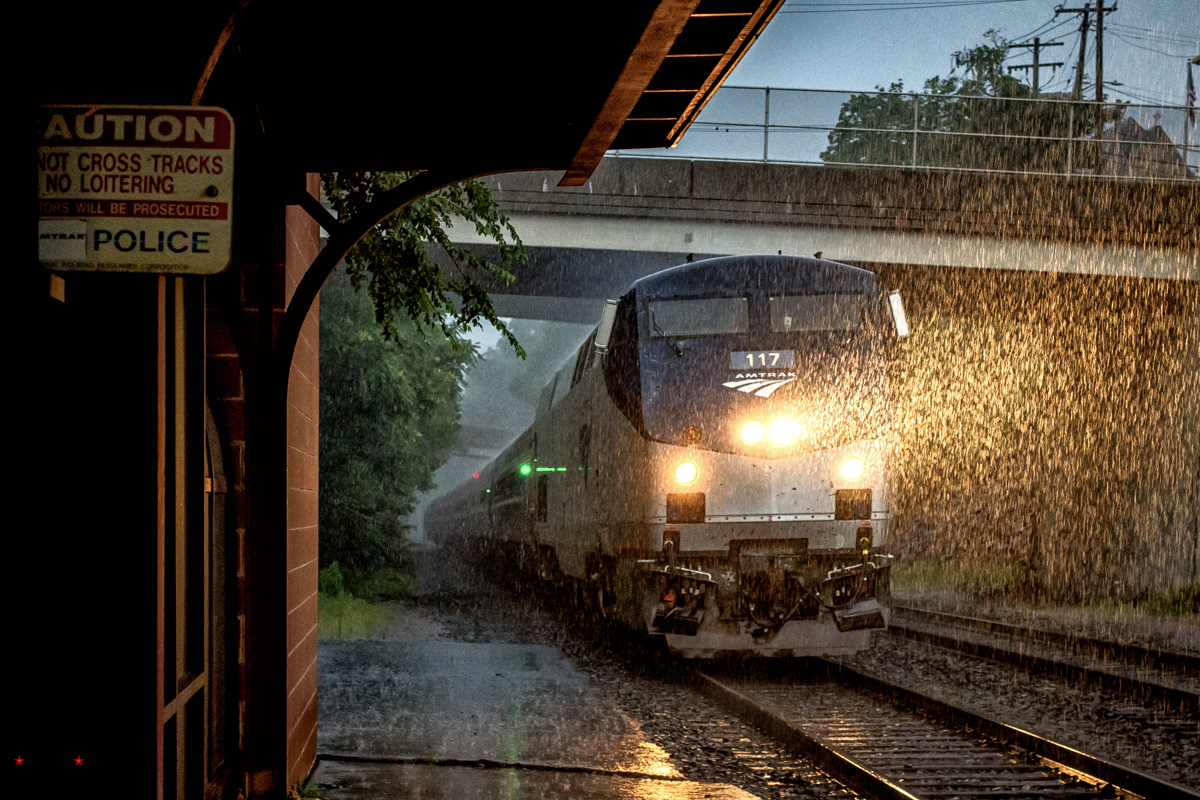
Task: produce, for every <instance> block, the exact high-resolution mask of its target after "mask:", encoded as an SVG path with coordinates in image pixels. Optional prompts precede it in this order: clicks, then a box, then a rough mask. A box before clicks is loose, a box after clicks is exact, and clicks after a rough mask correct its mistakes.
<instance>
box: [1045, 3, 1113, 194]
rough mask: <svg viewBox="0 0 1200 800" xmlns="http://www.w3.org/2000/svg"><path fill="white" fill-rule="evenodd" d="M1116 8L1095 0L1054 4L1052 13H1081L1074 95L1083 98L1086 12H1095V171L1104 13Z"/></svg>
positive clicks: (1101, 107) (1100, 134)
mask: <svg viewBox="0 0 1200 800" xmlns="http://www.w3.org/2000/svg"><path fill="white" fill-rule="evenodd" d="M1116 10H1117V5H1116V3H1114V4H1113V6H1112V8H1105V7H1104V0H1096V3H1095V7H1094V8H1092V7H1091V4H1090V3H1087V4H1085V5H1084V7H1083V8H1063V7H1062V6H1056V7H1055V9H1054V15H1055V16H1058V15H1059V14H1082V15H1083V25H1082V26H1081V27H1080V37H1079V66H1078V67H1077V68H1076V71H1075V96H1076V97H1078V98H1080V99H1082V98H1083V55H1084V51H1085V50H1086V49H1087V25H1088V19H1087V18H1088V14H1089V13H1092V12H1094V13H1095V14H1096V108H1095V119H1096V122H1095V125H1096V164H1097V167H1096V169H1097V171H1098V170H1099V169H1100V166H1099V165H1100V160H1101V159H1102V158H1103V156H1104V150H1103V145H1102V144H1101V142H1102V140H1103V138H1104V15H1105V14H1111V13H1112V12H1114V11H1116Z"/></svg>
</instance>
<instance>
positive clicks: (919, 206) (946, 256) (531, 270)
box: [451, 157, 1200, 322]
mask: <svg viewBox="0 0 1200 800" xmlns="http://www.w3.org/2000/svg"><path fill="white" fill-rule="evenodd" d="M560 177H561V174H560V173H541V172H528V173H515V174H507V175H502V176H494V177H491V178H488V179H485V183H487V185H488V186H489V188H491V189H492V191H493V194H494V196H495V197H496V198H497V199H498V200H499V202H500V204H501V206H502V207H503V208H504V209H505V211H506V212H507V213H508V214H509V215H510V217H511V219H512V221H513V224H514V226H515V227H516V229H517V231H518V232H519V233H520V235H521V237H522V240H523V241H524V242H525V245H526V246H527V247H528V248H529V250H530V263H529V265H528V266H527V267H526V268H524V269H522V270H521V272H520V274H519V275H518V276H517V280H516V282H515V283H514V284H513V285H512V286H510V287H502V286H499V285H495V286H492V287H491V288H492V289H493V291H494V292H495V293H496V297H495V300H496V302H497V308H498V310H500V312H501V313H502V315H505V316H515V317H528V316H532V317H534V318H542V319H555V320H563V321H580V322H583V321H591V320H594V319H596V318H597V313H598V308H599V304H598V302H597V301H601V300H603V299H604V298H606V297H612V296H615V295H616V294H617V293H619V292H621V291H623V290H624V288H625V287H627V286H628V285H629V284H630V283H631V282H632V281H634V280H636V279H637V278H639V277H642V276H643V275H646V274H649V273H651V272H654V271H657V270H659V269H663V268H666V267H669V266H674V265H675V264H679V263H682V262H684V261H685V260H687V259H688V258H689V256H690V257H694V258H703V257H706V256H710V255H733V254H746V253H764V252H767V253H772V252H782V253H784V254H795V255H805V256H809V255H813V254H815V253H821V254H823V256H824V257H825V258H830V259H834V260H838V261H844V262H847V263H852V264H858V265H861V266H865V267H868V268H871V269H875V270H877V271H878V270H884V271H886V272H888V273H889V276H891V277H896V278H900V277H902V276H903V275H906V274H911V273H914V272H916V271H920V270H922V269H927V268H940V269H941V270H943V271H945V270H950V271H951V272H953V273H957V272H958V271H960V270H968V271H976V270H1001V271H1019V272H1036V273H1055V274H1062V275H1079V276H1108V277H1117V278H1146V279H1153V280H1166V281H1185V282H1194V281H1197V280H1200V261H1198V253H1200V233H1198V227H1197V212H1196V209H1197V208H1200V186H1198V185H1196V184H1190V183H1178V182H1148V181H1147V182H1135V181H1117V180H1095V179H1085V178H1079V177H1075V178H1068V177H1060V176H1028V177H1026V176H1018V175H1011V174H996V173H970V172H945V171H928V172H921V171H908V170H901V169H845V168H834V167H817V166H805V165H791V164H774V163H745V162H722V161H680V160H675V159H655V158H627V157H626V158H614V157H608V158H605V159H604V160H603V161H602V163H601V165H600V167H599V168H598V169H597V170H596V172H595V173H594V174H593V175H592V177H591V179H589V180H588V181H587V183H586V184H584V185H583V186H579V187H560V186H559V185H558V183H559V179H560ZM451 236H452V238H453V239H454V240H455V241H458V242H462V243H476V242H481V241H482V240H480V239H478V238H477V237H476V236H475V234H474V231H473V230H471V229H470V228H469V226H465V225H459V226H457V227H456V228H455V229H453V230H452V231H451ZM481 246H484V247H486V245H481ZM981 277H982V276H979V275H975V276H973V277H971V276H968V275H967V274H963V275H958V277H957V278H956V280H958V281H959V282H962V281H964V280H965V281H967V282H973V281H975V280H978V279H980V278H981ZM533 298H537V299H536V300H535V299H533ZM549 298H555V299H553V300H550V299H549Z"/></svg>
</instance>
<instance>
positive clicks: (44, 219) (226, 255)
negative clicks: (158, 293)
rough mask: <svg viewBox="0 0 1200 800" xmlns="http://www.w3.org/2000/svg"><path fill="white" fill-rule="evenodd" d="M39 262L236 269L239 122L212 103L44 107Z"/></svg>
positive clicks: (120, 268) (133, 268)
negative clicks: (233, 263) (235, 178)
mask: <svg viewBox="0 0 1200 800" xmlns="http://www.w3.org/2000/svg"><path fill="white" fill-rule="evenodd" d="M37 137H38V143H37V151H38V156H37V158H38V195H37V196H38V231H37V235H38V258H39V259H40V260H41V261H42V263H43V264H45V265H46V266H48V267H51V268H53V269H56V270H97V271H109V272H172V273H190V274H200V275H211V274H213V273H216V272H220V271H221V270H223V269H225V267H227V266H228V265H229V261H230V257H231V254H232V229H233V221H232V220H233V119H232V118H231V117H230V116H229V114H228V113H227V112H226V111H225V110H224V109H221V108H212V107H205V106H94V107H78V106H43V107H41V108H40V109H38V119H37Z"/></svg>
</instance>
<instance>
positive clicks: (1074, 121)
mask: <svg viewBox="0 0 1200 800" xmlns="http://www.w3.org/2000/svg"><path fill="white" fill-rule="evenodd" d="M984 36H985V38H986V39H987V41H988V44H983V45H980V46H978V47H974V48H971V49H969V50H967V51H966V52H965V53H963V54H961V56H960V58H959V65H960V66H963V67H965V68H966V74H965V75H963V76H959V75H956V74H954V73H953V72H952V73H951V74H950V75H948V76H946V77H944V78H941V77H936V76H935V77H933V78H930V79H929V80H927V81H925V87H924V94H920V95H917V94H908V95H905V94H903V92H904V84H903V82H902V81H897V82H895V83H893V84H891V86H889V87H888V88H887V89H886V90H885V89H884V88H883V87H882V86H877V87H876V89H877V91H878V93H861V94H854V95H851V96H850V98H849V99H848V100H847V101H846V102H845V103H844V104H843V105H842V108H841V111H840V112H839V114H838V123H837V129H835V130H833V131H830V133H829V146H828V147H827V148H826V149H825V150H824V151H823V152H822V153H821V160H822V161H824V162H826V163H841V164H877V165H894V166H909V165H912V166H918V167H950V168H959V169H991V170H1007V171H1015V172H1066V171H1067V169H1068V164H1070V166H1071V168H1072V169H1074V168H1078V167H1086V166H1089V165H1090V164H1092V163H1093V160H1094V158H1095V153H1094V151H1093V148H1083V147H1079V146H1078V143H1076V146H1074V147H1073V148H1069V147H1068V143H1067V142H1066V141H1060V140H1061V139H1065V138H1067V137H1068V135H1070V136H1072V137H1074V138H1076V139H1079V138H1082V137H1084V136H1088V135H1090V134H1091V132H1092V131H1093V130H1094V125H1093V121H1092V119H1091V111H1090V110H1089V107H1088V106H1087V105H1086V104H1082V103H1079V104H1074V106H1075V107H1074V108H1073V109H1072V104H1069V103H1034V102H1029V100H1031V99H1033V90H1032V88H1030V87H1029V86H1028V85H1026V84H1024V83H1022V82H1021V81H1019V80H1018V79H1016V78H1014V77H1013V76H1011V75H1008V74H1006V73H1005V72H1004V69H1003V65H1004V59H1005V57H1006V55H1007V53H1008V43H1007V42H1005V41H1004V39H1002V38H1001V37H1000V36H999V35H998V34H997V33H996V32H995V31H988V32H987V33H985V34H984ZM956 69H957V68H956ZM1119 116H1120V111H1119V110H1118V111H1117V112H1115V114H1114V115H1113V118H1119ZM914 129H915V130H914ZM917 131H919V133H918V132H917ZM938 133H942V134H947V135H938ZM914 142H915V147H914ZM1069 151H1070V152H1069Z"/></svg>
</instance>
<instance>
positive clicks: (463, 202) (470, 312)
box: [321, 172, 529, 357]
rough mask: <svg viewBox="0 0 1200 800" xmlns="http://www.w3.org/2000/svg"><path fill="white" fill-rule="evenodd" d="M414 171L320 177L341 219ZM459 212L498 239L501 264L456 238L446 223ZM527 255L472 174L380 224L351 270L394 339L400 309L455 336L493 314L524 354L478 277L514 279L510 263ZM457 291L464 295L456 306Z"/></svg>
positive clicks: (357, 251) (353, 254) (353, 256)
mask: <svg viewBox="0 0 1200 800" xmlns="http://www.w3.org/2000/svg"><path fill="white" fill-rule="evenodd" d="M410 177H412V176H411V174H410V173H407V172H351V173H338V174H333V173H325V174H322V176H321V182H322V185H323V187H324V189H325V194H326V196H327V197H328V198H329V202H330V205H331V206H332V208H333V210H334V212H335V213H336V214H337V215H338V218H339V219H348V218H353V216H354V214H355V212H357V211H358V210H359V209H361V208H362V207H364V206H365V205H366V204H367V203H369V202H370V200H371V198H372V197H373V196H375V195H376V194H378V193H379V192H381V191H384V190H386V189H391V188H393V187H395V186H398V185H400V184H401V183H403V182H404V181H406V180H408V179H409V178H410ZM456 218H457V219H458V220H460V221H462V222H465V223H468V224H472V225H474V227H475V231H476V232H477V233H479V234H480V235H482V236H486V237H488V238H489V239H492V240H494V241H495V242H496V244H497V245H499V250H500V263H499V264H494V263H492V262H490V261H488V260H487V259H486V258H483V257H482V256H480V255H478V254H476V253H475V252H473V251H471V250H469V249H467V248H465V247H463V246H461V245H457V244H454V243H453V242H451V241H450V237H449V235H448V234H447V233H446V229H447V228H449V227H451V226H452V225H453V224H454V221H455V219H456ZM510 239H511V241H510ZM430 245H433V246H435V247H436V248H439V249H440V250H441V251H442V252H443V253H444V254H445V255H446V256H447V258H448V260H449V261H450V263H452V264H453V266H454V269H455V270H456V271H457V274H456V275H455V274H448V273H447V272H446V271H444V270H442V269H441V268H440V267H439V266H438V264H437V262H436V261H435V260H434V259H433V257H432V256H431V255H430V253H429V250H428V248H429V247H430ZM528 260H529V254H528V253H527V252H526V250H525V247H524V245H522V244H521V239H520V237H518V236H517V232H516V230H514V229H513V226H512V223H510V222H509V220H508V217H506V216H505V215H504V213H503V212H501V211H500V207H499V206H498V205H497V204H496V201H495V200H493V199H492V196H491V194H490V193H489V192H488V190H487V187H485V186H484V185H483V184H482V183H480V182H479V181H475V180H468V181H463V182H462V183H459V184H456V185H454V186H451V187H448V188H446V189H442V190H441V191H437V192H433V193H432V194H428V195H426V196H424V197H422V198H420V199H418V200H416V201H414V202H413V203H411V204H409V205H408V206H406V207H405V208H404V209H402V210H401V211H399V212H398V213H396V214H393V215H392V216H391V217H389V218H388V219H387V220H385V221H384V222H382V223H380V224H379V225H377V226H375V229H374V230H373V231H372V232H371V234H370V235H368V236H366V237H364V238H363V239H362V241H360V242H359V243H358V244H357V245H355V246H354V247H353V248H352V249H351V250H350V253H349V255H347V257H346V272H347V274H348V275H349V277H350V282H351V284H352V285H353V286H354V288H356V289H357V288H359V287H360V286H362V284H363V283H364V282H365V283H366V284H367V288H368V291H369V293H370V295H371V299H372V300H373V301H374V303H375V319H376V321H377V322H378V323H379V324H380V326H381V328H382V331H383V336H384V338H388V339H390V338H391V336H392V334H393V318H395V317H396V316H397V315H398V314H404V315H407V317H408V318H409V319H411V320H413V321H414V322H415V323H416V325H417V327H418V329H421V330H425V329H428V328H431V327H436V328H440V329H441V331H442V332H443V333H444V334H445V335H446V336H447V337H449V338H450V339H451V340H458V338H457V337H459V336H460V335H461V334H462V333H463V332H464V331H466V330H467V329H468V328H470V327H480V320H487V321H488V322H490V323H491V324H492V325H494V326H495V327H496V329H497V330H499V331H500V332H501V333H502V334H504V336H505V338H506V339H508V341H509V343H510V344H511V345H512V346H513V348H514V349H515V350H516V351H517V353H518V354H519V355H521V356H522V357H524V351H523V350H522V349H521V346H520V344H519V343H518V342H517V339H516V337H515V336H513V334H512V332H511V331H509V330H508V328H507V327H506V326H505V325H504V323H503V322H501V321H500V319H499V318H498V317H497V316H496V312H495V309H494V308H493V307H492V302H491V300H490V299H489V298H488V295H487V291H486V290H485V289H484V288H483V287H482V286H480V285H479V283H478V282H477V281H476V280H475V276H476V275H488V276H491V277H493V278H497V279H499V280H500V281H501V282H503V283H504V284H508V283H511V282H512V280H513V275H512V273H511V272H510V271H509V268H511V267H515V266H517V265H520V264H523V263H525V262H526V261H528ZM451 295H457V296H458V298H459V304H458V306H457V307H456V305H455V303H454V301H453V300H452V298H451Z"/></svg>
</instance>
